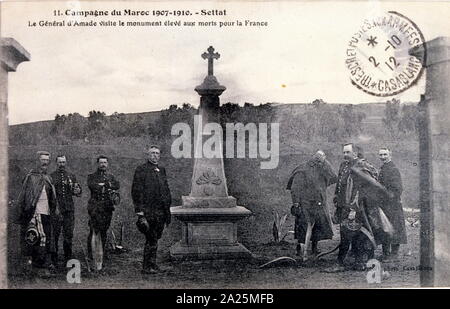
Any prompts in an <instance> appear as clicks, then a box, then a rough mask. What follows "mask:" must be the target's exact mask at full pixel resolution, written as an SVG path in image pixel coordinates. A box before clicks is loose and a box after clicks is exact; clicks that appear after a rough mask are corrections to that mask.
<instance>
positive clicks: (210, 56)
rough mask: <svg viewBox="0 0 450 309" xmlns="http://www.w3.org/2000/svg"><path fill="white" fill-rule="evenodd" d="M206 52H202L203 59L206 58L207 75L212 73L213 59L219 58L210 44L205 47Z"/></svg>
mask: <svg viewBox="0 0 450 309" xmlns="http://www.w3.org/2000/svg"><path fill="white" fill-rule="evenodd" d="M207 51H208V52H207V53H206V52H205V53H203V54H202V58H203V59H208V75H214V69H213V61H214V59H219V58H220V54H219V53H215V52H214V47H212V46H210V47H209V48H208V49H207Z"/></svg>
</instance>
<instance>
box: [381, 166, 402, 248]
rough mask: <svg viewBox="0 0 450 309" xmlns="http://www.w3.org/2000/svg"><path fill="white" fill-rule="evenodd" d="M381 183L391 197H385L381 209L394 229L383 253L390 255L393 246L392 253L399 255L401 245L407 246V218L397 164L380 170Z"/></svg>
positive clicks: (384, 245)
mask: <svg viewBox="0 0 450 309" xmlns="http://www.w3.org/2000/svg"><path fill="white" fill-rule="evenodd" d="M379 182H380V184H382V185H383V186H384V187H385V188H386V190H387V191H388V192H389V193H390V194H391V196H387V195H384V196H383V198H382V202H381V208H382V209H383V210H384V212H385V214H386V216H387V217H388V219H389V221H390V222H391V223H392V226H393V228H394V233H393V236H392V237H391V238H390V239H386V241H385V243H384V244H383V253H384V254H386V255H388V254H389V253H390V251H391V250H390V249H391V248H389V247H390V246H392V253H393V254H397V253H398V249H399V245H400V244H406V242H407V239H406V229H405V217H404V214H403V208H402V202H401V195H402V192H403V186H402V177H401V175H400V172H399V170H398V168H397V167H396V166H395V164H394V163H393V162H392V161H390V162H388V163H384V164H383V165H382V166H381V168H380V175H379Z"/></svg>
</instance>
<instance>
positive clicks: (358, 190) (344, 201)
mask: <svg viewBox="0 0 450 309" xmlns="http://www.w3.org/2000/svg"><path fill="white" fill-rule="evenodd" d="M146 153H147V156H148V157H147V160H146V162H145V163H144V164H142V165H139V166H138V167H137V168H136V170H135V173H134V177H133V182H132V188H131V197H132V200H133V204H134V207H135V213H136V215H137V222H136V226H137V228H138V230H139V231H140V232H141V233H143V234H144V235H145V239H146V243H145V247H144V258H143V263H142V264H143V265H142V272H143V273H144V274H152V273H155V272H157V271H158V266H157V264H156V252H157V244H158V240H159V239H160V238H161V235H162V232H163V230H164V228H165V227H166V226H168V225H169V224H170V222H171V215H170V205H171V201H172V199H171V194H170V189H169V186H168V183H167V175H166V170H165V168H164V167H162V166H160V165H159V160H160V148H159V147H158V146H156V145H152V146H150V147H148V149H146ZM343 156H344V161H343V162H342V163H341V165H340V167H339V172H338V174H337V175H336V173H335V172H334V171H333V168H332V166H331V164H330V163H329V162H328V161H327V159H326V155H325V153H324V152H323V151H322V150H319V151H317V153H315V154H314V155H313V156H312V158H311V159H310V160H308V161H307V162H305V163H304V164H301V165H299V166H298V167H297V168H295V169H294V171H293V172H292V174H291V177H290V179H289V182H288V187H287V189H288V190H290V191H291V196H292V201H293V205H292V207H291V212H292V214H293V215H294V216H295V218H296V220H295V238H296V239H297V240H298V244H297V252H298V254H300V252H301V244H302V243H305V245H306V248H305V246H304V250H303V253H304V257H305V256H307V253H308V243H309V242H311V246H312V254H313V255H315V256H317V255H319V250H318V242H319V241H321V240H325V239H331V238H332V237H333V227H332V224H333V223H334V224H339V227H340V244H339V246H338V247H337V248H336V250H337V249H339V253H338V263H337V266H336V267H335V268H333V269H332V271H343V270H345V269H346V265H345V264H344V260H345V258H346V256H347V253H349V250H350V248H351V251H352V252H353V254H354V256H355V263H354V264H353V268H356V269H359V270H362V269H364V266H365V261H367V259H370V258H373V257H374V250H375V249H376V247H377V246H378V245H379V244H381V245H382V249H383V256H382V257H381V258H382V259H383V260H384V261H389V260H395V259H396V258H397V257H398V252H399V247H400V244H404V243H406V232H405V222H404V217H403V209H402V205H401V194H402V180H401V176H400V172H399V170H398V169H397V168H396V166H395V165H394V163H393V162H392V161H391V151H390V150H389V149H387V148H381V149H380V150H379V157H380V160H381V161H382V166H381V168H380V170H379V171H377V169H376V168H374V167H373V165H371V164H370V163H368V162H367V161H366V160H365V159H364V155H363V152H362V149H361V148H360V147H359V146H357V145H354V144H346V145H344V146H343ZM38 160H39V165H38V167H37V168H36V169H32V170H31V171H30V172H29V173H28V174H27V175H26V177H25V179H24V180H23V183H22V188H21V191H20V194H19V197H18V199H17V203H16V205H15V210H16V212H15V222H16V223H19V224H20V225H21V240H22V249H23V253H24V256H27V257H29V259H28V260H27V263H29V264H31V265H33V266H34V267H35V268H37V269H42V270H43V271H44V272H49V273H52V272H54V270H55V268H56V266H57V265H58V243H59V238H60V234H61V231H62V232H63V251H64V260H65V261H68V260H70V259H71V258H72V239H73V232H74V201H73V197H74V196H76V197H79V196H81V194H82V187H81V185H80V183H79V182H78V181H77V178H76V176H75V175H74V174H72V173H70V172H68V171H67V169H66V164H67V159H66V157H65V156H64V155H58V156H57V157H56V165H57V169H56V170H55V171H54V172H53V173H51V174H48V172H47V169H48V166H49V163H50V153H49V152H45V151H40V152H38ZM108 163H109V162H108V158H107V157H106V156H103V155H102V156H99V157H98V158H97V170H96V171H95V172H94V173H92V174H90V175H88V177H87V185H88V188H89V190H90V198H89V201H88V205H87V210H88V214H89V229H90V231H89V236H88V241H87V248H88V258H89V259H95V257H93V255H94V256H95V254H93V249H97V248H93V244H94V245H96V246H98V243H99V242H100V247H101V248H100V249H101V251H104V249H105V244H106V239H107V231H108V229H109V227H110V224H111V219H112V215H113V211H114V209H115V205H117V204H118V203H119V201H120V195H119V193H118V190H119V189H120V182H119V181H118V180H117V178H116V177H115V176H114V175H113V174H111V173H110V172H109V171H108ZM332 184H336V188H335V194H334V198H333V202H334V206H335V213H334V215H333V216H331V215H330V212H329V210H328V207H327V197H326V191H327V187H328V186H330V185H332ZM305 253H306V255H305Z"/></svg>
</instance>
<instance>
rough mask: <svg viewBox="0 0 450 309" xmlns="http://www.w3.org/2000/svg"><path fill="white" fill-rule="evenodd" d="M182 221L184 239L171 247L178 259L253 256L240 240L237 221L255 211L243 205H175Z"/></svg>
mask: <svg viewBox="0 0 450 309" xmlns="http://www.w3.org/2000/svg"><path fill="white" fill-rule="evenodd" d="M171 212H172V215H173V216H175V217H176V218H177V219H178V220H180V221H181V223H182V228H181V229H182V232H181V234H182V236H181V240H180V241H179V242H178V243H176V244H175V245H174V246H172V247H171V248H170V255H171V256H172V257H173V258H174V259H177V260H184V259H195V260H208V259H236V258H249V257H251V253H250V251H249V250H247V249H246V248H245V247H244V246H243V245H241V244H240V243H239V242H238V241H237V221H238V220H240V219H242V218H245V217H247V216H249V215H251V212H250V211H249V210H248V209H246V208H244V207H240V206H235V207H230V208H186V207H183V206H179V207H173V208H172V209H171Z"/></svg>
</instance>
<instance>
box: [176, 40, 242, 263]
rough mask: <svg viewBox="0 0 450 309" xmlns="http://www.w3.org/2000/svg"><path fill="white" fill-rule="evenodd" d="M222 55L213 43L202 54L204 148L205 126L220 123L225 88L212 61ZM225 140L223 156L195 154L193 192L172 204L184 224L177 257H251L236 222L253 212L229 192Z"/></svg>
mask: <svg viewBox="0 0 450 309" xmlns="http://www.w3.org/2000/svg"><path fill="white" fill-rule="evenodd" d="M219 57H220V55H219V54H218V53H215V52H214V48H213V47H212V46H210V47H209V48H208V52H205V53H203V54H202V58H203V59H207V60H208V75H207V76H206V77H205V79H204V81H203V83H202V84H201V85H199V86H197V87H196V88H195V91H196V92H197V93H198V94H199V95H200V107H199V113H198V114H199V116H200V119H201V121H199V122H196V124H195V125H196V126H197V127H196V128H194V135H195V136H194V143H195V145H196V146H197V147H195V148H194V149H197V150H198V149H202V147H201V145H202V143H203V137H204V136H205V135H206V134H205V130H204V129H205V126H207V124H208V123H213V122H215V123H219V105H220V100H219V96H220V95H221V94H222V92H224V91H225V89H226V88H225V87H224V86H222V85H220V84H219V82H218V81H217V78H216V77H215V76H214V71H213V61H214V59H219ZM198 146H199V147H198ZM222 146H223V140H222V139H220V142H219V143H217V144H216V147H217V148H218V149H217V152H218V153H220V154H221V155H220V156H216V157H211V156H208V155H206V156H205V154H203V150H200V151H196V153H195V154H194V160H195V161H194V171H193V173H192V184H191V192H190V194H189V196H183V197H182V206H178V207H172V208H171V213H172V215H173V216H174V217H175V218H177V219H178V220H180V221H181V223H182V236H181V240H180V241H179V242H178V243H176V244H175V245H174V246H172V247H171V249H170V254H171V256H172V258H175V259H198V260H202V259H233V258H246V257H250V256H251V253H250V251H248V250H247V249H246V248H245V247H244V246H243V245H241V244H240V243H239V242H238V240H237V221H238V220H240V219H243V218H245V217H247V216H249V215H250V214H251V212H250V211H249V210H248V209H246V208H244V207H241V206H237V205H236V199H235V198H234V197H232V196H229V195H228V189H227V182H226V177H225V171H224V165H223V155H222V154H223V147H222Z"/></svg>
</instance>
